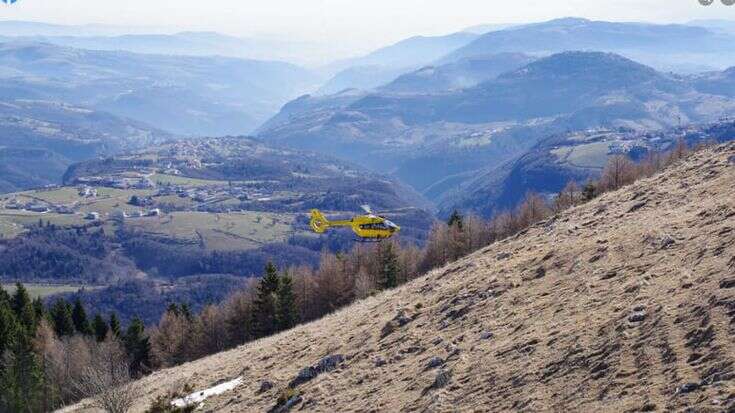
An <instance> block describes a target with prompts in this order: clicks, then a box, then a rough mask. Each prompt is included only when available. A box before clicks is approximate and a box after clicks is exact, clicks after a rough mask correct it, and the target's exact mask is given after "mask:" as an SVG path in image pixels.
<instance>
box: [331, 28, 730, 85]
mask: <svg viewBox="0 0 735 413" xmlns="http://www.w3.org/2000/svg"><path fill="white" fill-rule="evenodd" d="M734 35H735V23H733V22H730V21H726V20H702V21H693V22H690V23H688V24H671V25H660V24H647V23H618V22H605V21H592V20H587V19H580V18H563V19H556V20H551V21H547V22H542V23H533V24H518V25H511V24H507V25H502V24H495V25H481V26H477V27H472V28H468V29H466V30H464V31H462V32H458V33H454V34H450V35H447V36H436V37H416V38H410V39H406V40H404V41H402V42H398V43H396V44H395V45H392V46H389V47H386V48H383V49H379V50H377V51H375V52H373V53H370V54H368V55H366V56H364V57H361V58H356V59H349V60H345V61H340V62H337V63H335V64H333V65H330V66H328V68H330V69H331V70H335V69H339V70H340V71H339V72H338V73H337V74H336V75H335V76H334V77H333V78H332V79H331V80H330V81H328V82H327V83H326V84H325V85H324V86H323V87H322V88H321V90H320V93H323V94H330V93H336V92H339V91H341V90H343V89H348V88H359V89H364V90H369V89H373V88H377V87H379V86H381V85H383V84H385V83H389V82H390V81H392V80H393V79H395V78H396V77H398V75H399V74H403V73H409V72H411V71H415V70H418V69H420V68H422V67H425V66H432V67H436V66H442V65H447V64H458V63H459V62H461V61H467V60H475V59H481V58H484V57H486V56H493V55H498V54H502V53H524V54H528V55H533V56H536V57H542V56H548V55H550V54H554V53H559V52H563V51H568V50H594V51H606V52H614V53H618V54H621V55H624V56H626V57H629V58H632V59H634V60H636V61H639V62H642V63H645V64H648V65H649V66H652V67H655V68H656V69H658V70H662V71H674V72H678V73H684V74H691V73H697V72H703V71H708V70H718V69H722V68H725V67H729V66H733V65H735V59H734V58H733V53H732V52H733V51H735V46H733V45H734V44H735V42H734V41H733V40H735V39H734V38H733V36H734ZM398 72H402V73H398Z"/></svg>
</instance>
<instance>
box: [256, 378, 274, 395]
mask: <svg viewBox="0 0 735 413" xmlns="http://www.w3.org/2000/svg"><path fill="white" fill-rule="evenodd" d="M272 388H273V383H271V382H269V381H268V380H263V381H261V382H260V390H258V393H265V392H267V391H268V390H270V389H272Z"/></svg>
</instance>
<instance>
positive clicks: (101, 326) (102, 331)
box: [92, 314, 110, 343]
mask: <svg viewBox="0 0 735 413" xmlns="http://www.w3.org/2000/svg"><path fill="white" fill-rule="evenodd" d="M92 329H93V330H94V336H95V338H96V339H97V342H98V343H101V342H103V341H105V338H107V333H108V332H109V331H110V328H109V327H108V326H107V323H106V322H105V319H104V318H102V316H101V315H99V314H97V315H95V316H94V320H93V321H92Z"/></svg>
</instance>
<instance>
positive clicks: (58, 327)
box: [50, 298, 74, 337]
mask: <svg viewBox="0 0 735 413" xmlns="http://www.w3.org/2000/svg"><path fill="white" fill-rule="evenodd" d="M71 310H72V309H71V304H69V302H68V301H66V300H64V299H63V298H60V299H58V300H56V302H54V304H53V305H52V306H51V311H50V318H51V323H52V324H53V326H54V331H55V332H56V335H57V336H59V337H64V336H71V335H73V334H74V320H72V317H71Z"/></svg>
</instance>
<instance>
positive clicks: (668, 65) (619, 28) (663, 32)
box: [440, 18, 735, 71]
mask: <svg viewBox="0 0 735 413" xmlns="http://www.w3.org/2000/svg"><path fill="white" fill-rule="evenodd" d="M567 50H595V51H607V52H615V53H619V54H623V55H625V56H626V57H629V58H633V59H635V60H637V61H640V62H642V63H646V64H649V65H652V66H654V67H656V68H657V69H660V70H674V71H679V69H680V68H682V67H683V68H686V67H691V65H693V64H701V63H702V62H706V64H707V65H711V66H710V67H712V68H723V67H728V66H732V65H733V64H735V61H734V60H733V56H732V54H731V53H732V52H733V51H735V43H733V38H732V36H731V34H729V33H725V32H723V31H719V30H711V29H708V28H705V27H698V26H691V25H682V24H669V25H658V24H647V23H618V22H605V21H592V20H587V19H579V18H564V19H557V20H552V21H548V22H544V23H536V24H527V25H522V26H518V27H512V28H509V29H506V30H500V31H493V32H489V33H485V34H483V35H481V36H480V37H478V38H477V39H474V40H473V41H471V42H469V43H468V44H466V45H465V46H462V47H460V48H458V49H457V50H454V51H452V52H450V53H448V54H447V55H446V56H445V57H443V58H442V59H441V60H440V62H444V63H446V62H453V61H456V60H458V59H461V58H467V57H472V56H482V55H487V54H495V53H502V52H522V53H529V54H542V55H548V54H551V53H558V52H562V51H567ZM723 52H729V54H723ZM704 56H707V57H706V58H704Z"/></svg>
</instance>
